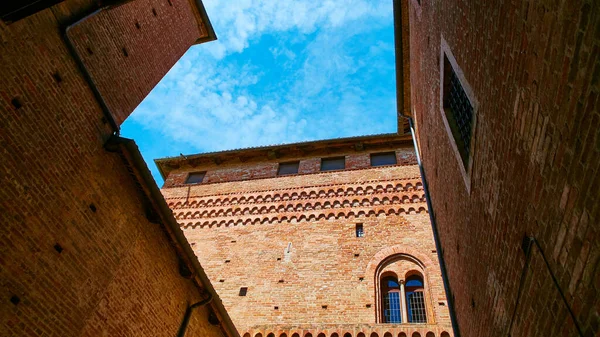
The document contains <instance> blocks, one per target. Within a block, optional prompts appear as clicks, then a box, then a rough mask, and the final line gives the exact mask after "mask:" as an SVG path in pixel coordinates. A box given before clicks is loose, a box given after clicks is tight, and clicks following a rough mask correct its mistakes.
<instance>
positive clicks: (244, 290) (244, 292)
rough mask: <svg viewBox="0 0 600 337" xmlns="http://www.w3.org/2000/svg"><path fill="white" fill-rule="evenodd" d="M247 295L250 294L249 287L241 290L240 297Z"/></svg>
mask: <svg viewBox="0 0 600 337" xmlns="http://www.w3.org/2000/svg"><path fill="white" fill-rule="evenodd" d="M247 293H248V287H241V288H240V296H246V294H247Z"/></svg>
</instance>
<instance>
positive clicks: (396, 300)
mask: <svg viewBox="0 0 600 337" xmlns="http://www.w3.org/2000/svg"><path fill="white" fill-rule="evenodd" d="M381 295H382V301H381V302H382V303H383V322H384V323H401V322H402V309H401V307H400V298H401V295H400V285H399V284H398V279H397V278H396V277H394V276H386V277H383V278H381Z"/></svg>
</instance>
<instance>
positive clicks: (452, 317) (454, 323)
mask: <svg viewBox="0 0 600 337" xmlns="http://www.w3.org/2000/svg"><path fill="white" fill-rule="evenodd" d="M402 117H404V118H406V119H408V123H409V125H410V134H411V135H412V139H413V144H414V146H415V153H416V155H417V164H418V165H419V172H420V173H421V179H422V180H423V190H424V191H425V201H426V202H427V208H428V209H429V221H430V222H431V230H432V231H433V240H434V241H435V249H436V252H437V256H438V260H439V261H440V271H441V272H442V281H443V283H444V290H446V299H447V301H448V311H449V312H450V323H451V324H452V330H453V332H454V337H460V330H459V329H458V321H457V319H456V312H455V311H454V299H453V297H452V293H451V292H452V291H451V289H450V282H449V281H448V272H447V271H446V262H445V261H444V254H443V250H442V243H441V242H440V235H439V232H438V228H437V223H436V222H435V214H434V212H433V206H432V205H431V197H430V196H429V185H428V184H427V176H426V175H425V169H424V168H423V164H422V163H421V156H420V154H419V147H418V146H417V138H416V136H415V128H414V123H413V119H412V117H408V116H404V115H402Z"/></svg>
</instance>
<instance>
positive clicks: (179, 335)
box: [177, 293, 213, 337]
mask: <svg viewBox="0 0 600 337" xmlns="http://www.w3.org/2000/svg"><path fill="white" fill-rule="evenodd" d="M212 299H213V295H212V294H211V293H208V298H206V299H204V300H202V301H200V302H198V303H194V304H192V305H190V306H189V307H188V308H187V310H186V311H185V316H183V322H181V326H180V327H179V331H177V337H184V336H185V331H186V330H187V326H188V324H189V323H190V317H191V316H192V311H193V310H194V309H196V308H198V307H201V306H203V305H206V304H208V303H210V302H211V301H212Z"/></svg>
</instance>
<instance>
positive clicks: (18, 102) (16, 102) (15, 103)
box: [10, 97, 23, 110]
mask: <svg viewBox="0 0 600 337" xmlns="http://www.w3.org/2000/svg"><path fill="white" fill-rule="evenodd" d="M10 103H11V104H12V105H13V107H14V108H15V110H18V109H21V107H22V106H23V104H22V103H21V100H19V99H18V98H17V97H15V98H13V99H12V100H11V101H10Z"/></svg>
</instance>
